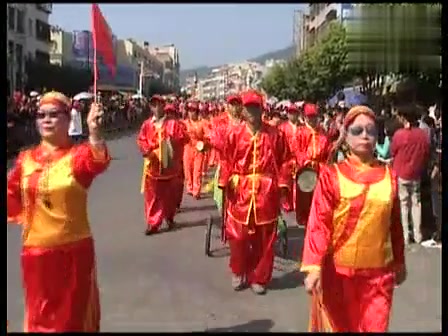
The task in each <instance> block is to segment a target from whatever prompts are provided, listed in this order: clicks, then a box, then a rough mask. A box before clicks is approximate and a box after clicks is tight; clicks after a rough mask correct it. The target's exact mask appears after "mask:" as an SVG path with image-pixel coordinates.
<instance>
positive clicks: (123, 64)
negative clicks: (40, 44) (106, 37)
mask: <svg viewBox="0 0 448 336" xmlns="http://www.w3.org/2000/svg"><path fill="white" fill-rule="evenodd" d="M51 40H52V43H51V46H52V47H51V50H50V62H51V63H52V64H55V65H59V66H71V67H75V68H84V69H88V70H91V69H93V40H92V34H91V32H90V31H87V30H84V31H74V32H67V31H64V30H63V29H61V28H60V27H52V28H51ZM113 44H114V48H115V56H116V61H117V69H116V74H115V76H112V74H111V73H110V71H109V69H108V68H107V67H106V66H105V65H104V64H103V63H102V60H101V57H98V67H99V80H98V88H99V89H100V90H114V91H115V90H116V91H139V90H140V82H141V89H142V92H141V93H142V94H147V93H148V91H149V87H150V84H151V81H153V80H158V79H160V78H162V77H163V73H164V67H163V64H162V62H160V61H159V60H158V59H157V57H156V56H155V55H152V54H151V53H150V52H149V50H147V48H145V47H142V46H140V45H139V44H138V43H137V42H136V41H134V40H133V39H126V40H120V39H117V38H116V37H115V36H114V37H113ZM141 70H143V71H142V76H141V77H142V78H141V80H140V72H141Z"/></svg>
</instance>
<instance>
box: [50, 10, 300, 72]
mask: <svg viewBox="0 0 448 336" xmlns="http://www.w3.org/2000/svg"><path fill="white" fill-rule="evenodd" d="M304 6H305V5H304V4H277V5H274V4H216V5H215V4H165V5H162V4H129V5H125V4H100V8H101V11H102V12H103V15H104V17H105V18H106V20H107V22H108V23H109V26H110V27H111V29H112V31H113V33H114V35H116V36H117V37H118V38H119V39H126V38H133V39H135V40H137V41H148V42H149V43H150V44H153V45H166V44H171V43H174V44H175V45H176V47H177V48H178V49H179V55H180V62H181V68H182V69H191V68H194V67H197V66H202V65H205V66H214V65H220V64H226V63H231V62H239V61H244V60H246V59H250V58H252V57H256V56H259V55H261V54H264V53H266V52H270V51H274V50H277V49H282V48H285V47H288V46H289V45H291V44H292V32H293V15H294V10H295V9H303V7H304ZM50 23H51V24H52V25H58V26H59V27H61V28H63V29H64V30H66V31H73V30H90V4H53V13H52V14H51V16H50Z"/></svg>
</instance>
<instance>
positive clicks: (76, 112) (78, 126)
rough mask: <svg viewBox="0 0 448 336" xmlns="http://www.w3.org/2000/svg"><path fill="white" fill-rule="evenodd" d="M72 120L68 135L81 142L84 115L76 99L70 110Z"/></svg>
mask: <svg viewBox="0 0 448 336" xmlns="http://www.w3.org/2000/svg"><path fill="white" fill-rule="evenodd" d="M70 116H71V120H70V126H69V129H68V135H69V136H70V137H71V138H72V140H73V141H74V142H79V141H80V140H81V139H82V117H81V111H80V109H79V103H78V102H77V101H75V102H74V103H73V106H72V110H71V112H70Z"/></svg>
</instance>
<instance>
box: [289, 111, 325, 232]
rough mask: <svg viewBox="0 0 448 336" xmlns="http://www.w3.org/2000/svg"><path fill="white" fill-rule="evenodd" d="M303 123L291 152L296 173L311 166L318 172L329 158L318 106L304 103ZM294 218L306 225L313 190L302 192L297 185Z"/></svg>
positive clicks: (300, 223)
mask: <svg viewBox="0 0 448 336" xmlns="http://www.w3.org/2000/svg"><path fill="white" fill-rule="evenodd" d="M303 114H304V117H305V124H304V125H303V126H301V127H300V129H299V131H298V132H297V143H296V144H295V146H296V147H295V148H294V151H293V154H294V155H295V159H296V163H297V171H296V173H297V175H296V178H297V177H298V176H299V175H300V172H301V170H302V169H304V168H312V169H313V170H315V171H316V172H317V174H319V170H320V168H321V166H322V165H325V164H326V163H327V162H328V160H329V159H330V154H331V150H332V146H331V143H330V141H329V139H328V137H327V136H326V135H325V133H324V132H323V130H322V129H321V128H320V127H319V115H318V108H317V106H316V105H314V104H305V106H304V108H303ZM296 190H297V193H296V197H295V201H296V206H295V210H296V220H297V223H298V224H299V225H306V223H307V221H308V215H309V212H310V208H311V200H312V198H313V192H304V191H302V190H300V188H299V187H297V189H296Z"/></svg>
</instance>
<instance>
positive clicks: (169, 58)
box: [142, 41, 180, 90]
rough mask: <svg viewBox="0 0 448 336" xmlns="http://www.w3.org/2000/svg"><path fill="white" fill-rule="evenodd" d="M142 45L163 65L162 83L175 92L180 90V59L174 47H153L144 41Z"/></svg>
mask: <svg viewBox="0 0 448 336" xmlns="http://www.w3.org/2000/svg"><path fill="white" fill-rule="evenodd" d="M142 45H143V46H144V47H145V49H146V50H148V51H149V53H151V54H152V55H154V56H155V57H156V58H157V59H158V60H159V61H160V62H161V63H162V64H163V69H164V71H163V76H162V81H163V83H164V84H165V85H167V86H168V87H171V88H173V89H175V90H177V89H180V58H179V50H178V49H177V48H176V46H175V45H174V44H170V45H166V46H153V45H150V44H149V43H148V42H146V41H145V42H143V44H142Z"/></svg>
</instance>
